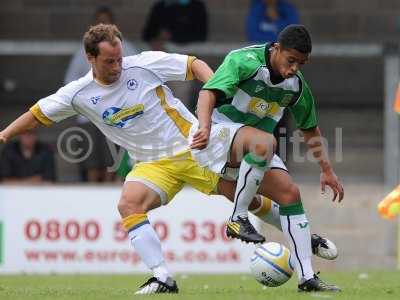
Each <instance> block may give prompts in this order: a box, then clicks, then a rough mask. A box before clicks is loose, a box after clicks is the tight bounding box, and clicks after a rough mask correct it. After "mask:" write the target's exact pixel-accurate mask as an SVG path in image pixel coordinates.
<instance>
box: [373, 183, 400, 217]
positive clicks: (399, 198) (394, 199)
mask: <svg viewBox="0 0 400 300" xmlns="http://www.w3.org/2000/svg"><path fill="white" fill-rule="evenodd" d="M378 212H379V214H380V216H381V217H382V218H384V219H388V220H393V219H395V218H396V216H398V215H400V185H399V186H397V187H396V188H395V189H394V190H393V191H391V192H390V193H389V194H388V195H387V196H386V197H385V198H384V199H383V200H382V201H381V202H379V204H378Z"/></svg>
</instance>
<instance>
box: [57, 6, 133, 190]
mask: <svg viewBox="0 0 400 300" xmlns="http://www.w3.org/2000/svg"><path fill="white" fill-rule="evenodd" d="M93 23H94V25H95V24H100V23H103V24H114V23H115V22H114V14H113V12H112V10H111V8H110V7H108V6H100V7H98V8H97V10H96V12H95V15H94V22H93ZM122 49H123V53H124V56H129V55H135V54H137V53H138V51H137V50H136V49H135V47H134V46H133V45H132V43H130V42H129V41H126V40H124V42H123V43H122ZM89 69H90V65H89V62H88V60H87V57H86V53H85V49H84V48H83V45H82V46H81V47H80V48H79V50H78V51H77V52H76V53H75V54H74V56H73V57H72V59H71V61H70V64H69V66H68V68H67V72H66V74H65V78H64V83H65V84H67V83H69V82H71V81H74V80H77V79H79V78H81V77H83V76H85V75H86V74H87V72H89ZM77 122H78V123H79V124H80V126H81V127H82V129H84V130H85V131H86V132H87V133H88V134H89V135H90V137H91V138H92V141H93V143H94V146H95V147H96V151H92V152H91V154H90V155H89V157H88V158H87V159H86V160H85V161H83V162H82V163H80V165H79V169H80V170H79V171H80V177H81V180H82V181H88V182H110V181H113V180H114V179H115V174H114V173H110V172H107V166H110V165H111V164H112V158H111V154H110V151H109V148H108V145H107V143H106V138H105V137H104V135H103V134H102V133H101V132H100V131H99V130H98V129H97V128H96V126H94V125H93V124H92V123H90V122H89V121H88V120H87V119H86V118H85V117H83V116H78V117H77ZM84 146H86V147H87V146H88V145H84Z"/></svg>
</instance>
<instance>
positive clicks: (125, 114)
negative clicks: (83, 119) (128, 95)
mask: <svg viewBox="0 0 400 300" xmlns="http://www.w3.org/2000/svg"><path fill="white" fill-rule="evenodd" d="M143 111H144V105H143V104H136V105H135V106H133V107H129V108H118V107H110V108H107V109H106V110H105V111H104V112H103V120H104V122H105V123H106V124H107V125H110V126H114V127H118V128H123V127H124V126H125V125H126V123H127V122H128V121H129V120H132V119H133V118H135V117H137V116H139V115H142V114H143Z"/></svg>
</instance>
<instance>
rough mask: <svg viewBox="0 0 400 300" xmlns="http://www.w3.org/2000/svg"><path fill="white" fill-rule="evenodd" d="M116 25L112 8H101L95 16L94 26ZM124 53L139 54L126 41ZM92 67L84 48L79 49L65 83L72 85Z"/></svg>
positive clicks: (71, 62)
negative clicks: (101, 24)
mask: <svg viewBox="0 0 400 300" xmlns="http://www.w3.org/2000/svg"><path fill="white" fill-rule="evenodd" d="M100 23H103V24H114V14H113V12H112V10H111V8H110V7H108V6H99V7H98V8H97V10H96V12H95V14H94V22H93V25H96V24H100ZM123 51H124V56H129V55H135V54H137V53H138V51H137V50H136V48H135V47H134V46H133V44H132V43H130V42H129V41H126V40H124V43H123ZM89 69H90V66H89V62H88V61H87V58H86V54H85V50H84V49H83V46H81V47H80V48H79V50H78V51H77V52H75V54H74V56H73V57H72V59H71V61H70V63H69V66H68V69H67V72H66V74H65V78H64V83H65V84H67V83H70V82H71V81H74V80H76V79H78V78H81V77H82V76H84V75H86V73H87V72H89Z"/></svg>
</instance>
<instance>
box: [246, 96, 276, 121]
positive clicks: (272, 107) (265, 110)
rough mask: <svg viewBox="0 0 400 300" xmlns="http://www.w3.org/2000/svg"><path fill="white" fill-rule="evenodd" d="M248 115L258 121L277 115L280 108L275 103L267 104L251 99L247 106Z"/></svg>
mask: <svg viewBox="0 0 400 300" xmlns="http://www.w3.org/2000/svg"><path fill="white" fill-rule="evenodd" d="M248 111H249V113H252V114H254V115H256V116H257V117H259V118H260V119H262V118H264V117H266V116H270V117H273V116H275V115H277V114H278V113H279V111H280V106H279V104H278V103H276V102H267V101H265V100H263V99H260V98H252V99H251V100H250V102H249V105H248Z"/></svg>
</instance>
